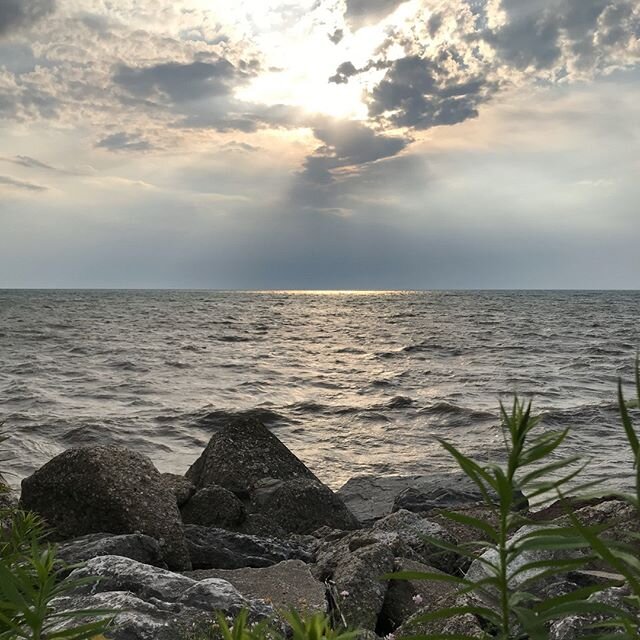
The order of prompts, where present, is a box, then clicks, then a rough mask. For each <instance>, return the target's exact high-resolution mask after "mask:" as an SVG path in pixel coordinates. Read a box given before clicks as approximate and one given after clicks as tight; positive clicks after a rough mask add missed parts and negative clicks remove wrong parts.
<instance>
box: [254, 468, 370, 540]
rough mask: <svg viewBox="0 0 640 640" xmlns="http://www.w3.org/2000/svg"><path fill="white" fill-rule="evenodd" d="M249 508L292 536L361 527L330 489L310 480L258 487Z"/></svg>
mask: <svg viewBox="0 0 640 640" xmlns="http://www.w3.org/2000/svg"><path fill="white" fill-rule="evenodd" d="M249 508H250V510H251V511H252V512H254V513H259V514H261V515H263V516H265V517H266V518H267V520H269V521H271V522H276V523H278V526H279V527H281V528H282V529H284V530H285V531H287V532H289V533H301V534H309V533H313V532H314V531H315V530H316V529H319V528H320V527H323V526H328V527H332V528H334V529H342V530H350V529H357V528H358V527H359V526H360V523H359V522H358V521H357V520H356V518H355V517H354V516H353V514H352V513H351V512H350V511H349V509H347V507H346V506H345V505H344V502H342V500H341V499H340V498H339V497H338V496H337V495H336V494H335V493H334V492H333V491H331V489H329V487H327V486H325V485H324V484H322V483H320V482H318V481H317V480H314V479H309V478H295V479H293V480H276V479H272V478H270V479H268V480H263V481H261V482H260V483H258V484H257V485H256V487H255V489H254V491H253V493H252V496H251V504H250V507H249Z"/></svg>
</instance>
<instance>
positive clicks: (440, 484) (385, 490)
mask: <svg viewBox="0 0 640 640" xmlns="http://www.w3.org/2000/svg"><path fill="white" fill-rule="evenodd" d="M403 492H406V493H404V494H403ZM401 494H403V497H402V498H399V496H400V495H401ZM338 495H339V496H340V497H341V498H342V500H343V501H344V503H345V504H346V505H347V507H348V508H349V510H350V511H351V512H352V513H353V514H354V515H355V516H356V518H358V520H359V521H360V522H361V523H362V524H365V525H367V524H371V523H373V522H375V521H376V520H379V519H380V518H383V517H384V516H386V515H388V514H389V513H391V512H392V511H394V510H395V511H399V510H401V509H404V510H407V511H415V512H416V513H427V514H429V513H431V512H432V511H434V510H438V509H459V508H461V507H470V506H472V505H475V504H478V503H481V502H482V501H483V500H482V494H481V493H480V491H479V490H478V488H477V486H476V485H475V484H474V482H473V481H472V480H469V478H468V477H467V476H466V475H465V474H463V473H462V472H458V473H439V472H434V473H430V474H426V475H422V476H391V477H387V478H379V477H377V476H359V477H356V478H351V479H350V480H349V481H348V482H347V483H346V484H345V485H344V486H343V487H342V488H341V489H339V490H338ZM396 500H398V502H396ZM525 503H526V501H525V499H524V496H523V501H522V506H524V505H525Z"/></svg>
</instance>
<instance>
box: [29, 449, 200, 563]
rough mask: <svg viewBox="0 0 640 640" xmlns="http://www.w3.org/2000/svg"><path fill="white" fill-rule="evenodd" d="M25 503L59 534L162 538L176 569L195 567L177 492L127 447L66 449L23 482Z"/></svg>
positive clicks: (167, 557)
mask: <svg viewBox="0 0 640 640" xmlns="http://www.w3.org/2000/svg"><path fill="white" fill-rule="evenodd" d="M21 502H22V506H23V507H24V508H25V509H27V510H29V511H35V512H36V513H39V514H40V515H41V516H42V517H43V518H44V519H45V520H46V521H47V523H48V524H49V525H50V526H51V527H53V528H54V530H55V533H56V535H57V536H58V538H59V539H63V540H64V539H69V538H73V537H77V536H80V535H84V534H88V533H104V532H106V533H115V534H126V533H142V534H145V535H148V536H150V537H152V538H155V539H156V540H158V542H159V543H160V547H161V549H162V553H163V557H164V560H165V561H166V563H167V565H168V566H169V567H170V568H173V569H178V570H185V569H190V568H191V566H190V562H189V554H188V550H187V546H186V543H185V539H184V532H183V529H182V521H181V519H180V512H179V511H178V506H177V504H176V500H175V497H174V494H173V493H172V492H171V490H170V489H169V487H168V486H167V484H166V482H165V481H164V480H163V478H162V476H161V474H160V473H159V472H158V470H157V469H156V468H155V467H154V466H153V464H152V463H151V461H150V460H149V459H148V458H147V457H146V456H143V455H141V454H139V453H135V452H133V451H130V450H129V449H127V448H125V447H121V446H115V445H110V446H96V447H88V448H83V449H69V450H67V451H65V452H63V453H61V454H60V455H58V456H56V457H55V458H53V460H51V461H50V462H48V463H47V464H45V465H44V466H43V467H42V468H40V469H39V470H38V471H36V472H35V473H34V474H33V475H32V476H30V477H28V478H25V479H24V480H23V481H22V498H21Z"/></svg>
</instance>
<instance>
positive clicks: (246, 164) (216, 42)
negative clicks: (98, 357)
mask: <svg viewBox="0 0 640 640" xmlns="http://www.w3.org/2000/svg"><path fill="white" fill-rule="evenodd" d="M639 105H640V2H639V1H638V0H406V1H404V2H403V1H401V0H302V1H300V2H288V3H283V2H282V1H281V0H276V1H274V0H244V1H238V0H219V1H216V0H0V287H18V288H22V287H37V288H39V287H43V288H44V287H56V288H58V287H63V288H67V287H68V288H76V287H77V288H81V287H82V288H84V287H88V288H98V287H107V288H125V287H132V288H212V289H235V288H239V289H274V288H275V289H454V288H456V289H457V288H462V289H474V288H545V289H549V288H550V289H558V288H570V289H571V288H573V289H582V288H585V289H604V288H622V289H625V288H627V289H638V288H640V107H639Z"/></svg>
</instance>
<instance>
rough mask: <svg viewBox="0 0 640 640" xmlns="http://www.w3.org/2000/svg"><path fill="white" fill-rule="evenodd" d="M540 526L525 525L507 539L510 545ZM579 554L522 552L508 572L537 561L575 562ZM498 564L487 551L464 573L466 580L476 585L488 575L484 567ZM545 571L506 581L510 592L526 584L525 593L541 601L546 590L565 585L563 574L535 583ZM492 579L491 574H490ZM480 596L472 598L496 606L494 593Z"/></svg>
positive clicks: (543, 569)
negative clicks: (569, 560) (488, 563)
mask: <svg viewBox="0 0 640 640" xmlns="http://www.w3.org/2000/svg"><path fill="white" fill-rule="evenodd" d="M539 528H540V526H539V525H527V526H525V527H522V528H521V529H518V531H516V533H515V534H514V535H513V536H512V537H511V538H510V539H509V543H510V544H513V543H514V542H517V541H518V540H520V539H521V538H522V537H523V536H526V535H527V534H529V533H531V532H533V531H535V530H536V529H539ZM577 557H578V553H577V552H576V551H573V550H566V549H553V550H526V551H523V552H521V553H520V554H519V555H518V556H517V557H516V558H515V559H514V560H512V562H511V563H510V565H509V567H510V568H509V570H510V572H512V573H513V572H516V571H518V570H519V569H520V568H521V567H523V566H524V565H526V564H529V563H531V562H538V561H550V560H565V559H568V558H577ZM497 561H498V552H497V551H496V550H494V549H489V550H487V551H485V552H484V553H483V554H482V556H481V557H480V558H479V559H477V560H474V561H473V562H472V563H471V566H470V567H469V569H468V571H467V573H466V576H465V577H466V579H467V580H471V581H472V582H479V581H480V580H483V579H485V578H487V577H489V575H490V570H489V568H488V567H487V565H486V563H487V562H490V563H493V564H496V563H497ZM545 571H546V568H545V567H540V568H537V569H529V570H527V571H522V572H521V573H518V574H517V575H514V576H512V577H511V580H510V581H509V586H510V588H511V589H512V590H519V589H520V588H522V587H524V585H525V583H526V591H527V592H528V593H531V594H533V595H535V596H540V597H542V596H543V595H544V593H545V590H547V589H549V588H551V587H552V586H553V585H555V584H558V583H562V582H564V581H566V577H565V576H566V574H565V575H563V574H558V575H550V576H544V577H542V578H541V579H539V580H536V577H537V576H539V575H541V574H543V573H544V572H545ZM491 575H493V574H491ZM483 594H484V595H483V596H482V597H481V596H480V594H479V592H477V591H476V592H474V597H477V598H479V599H481V600H482V601H483V603H484V604H486V605H487V606H489V607H495V606H497V594H493V592H491V591H489V590H486V591H484V592H483Z"/></svg>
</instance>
